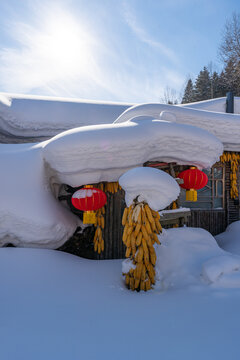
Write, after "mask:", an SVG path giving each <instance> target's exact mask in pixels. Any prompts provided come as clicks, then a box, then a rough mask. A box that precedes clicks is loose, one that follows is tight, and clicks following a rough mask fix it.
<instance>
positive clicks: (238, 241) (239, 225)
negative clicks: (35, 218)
mask: <svg viewBox="0 0 240 360" xmlns="http://www.w3.org/2000/svg"><path fill="white" fill-rule="evenodd" d="M215 239H216V240H217V243H218V245H219V246H220V247H221V248H223V249H224V250H226V251H229V252H231V253H234V254H238V255H240V221H235V222H233V223H232V224H230V225H228V227H227V229H226V230H225V231H224V232H223V233H221V234H219V235H216V236H215Z"/></svg>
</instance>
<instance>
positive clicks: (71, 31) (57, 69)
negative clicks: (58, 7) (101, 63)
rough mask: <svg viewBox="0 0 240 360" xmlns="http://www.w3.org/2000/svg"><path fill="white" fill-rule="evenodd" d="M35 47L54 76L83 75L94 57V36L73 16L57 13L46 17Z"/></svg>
mask: <svg viewBox="0 0 240 360" xmlns="http://www.w3.org/2000/svg"><path fill="white" fill-rule="evenodd" d="M35 41H36V42H37V48H38V52H39V56H40V58H44V59H45V62H47V64H48V66H49V68H50V69H52V71H53V72H54V73H58V74H60V73H61V74H65V75H68V74H71V73H76V72H78V73H80V72H86V71H87V69H88V67H89V66H90V65H91V62H92V58H93V54H92V53H93V43H94V40H93V37H92V36H91V35H90V34H89V31H88V30H87V29H85V28H84V26H83V25H81V24H80V23H79V22H77V21H76V19H74V18H73V17H72V16H70V15H67V14H65V13H61V12H57V14H55V15H54V16H53V15H51V16H48V18H47V19H46V21H45V23H44V27H42V31H41V33H39V34H38V38H37V39H35Z"/></svg>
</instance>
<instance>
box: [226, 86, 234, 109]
mask: <svg viewBox="0 0 240 360" xmlns="http://www.w3.org/2000/svg"><path fill="white" fill-rule="evenodd" d="M226 97H227V98H226V113H230V114H234V96H233V92H232V91H229V92H227V94H226Z"/></svg>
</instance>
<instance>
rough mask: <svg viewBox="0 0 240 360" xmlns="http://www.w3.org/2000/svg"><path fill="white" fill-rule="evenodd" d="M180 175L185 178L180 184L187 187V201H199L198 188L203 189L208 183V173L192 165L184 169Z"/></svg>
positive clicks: (184, 187)
mask: <svg viewBox="0 0 240 360" xmlns="http://www.w3.org/2000/svg"><path fill="white" fill-rule="evenodd" d="M178 177H179V178H180V179H183V184H180V186H181V187H182V188H183V189H186V201H197V191H196V190H199V189H202V188H204V186H206V185H207V183H208V177H207V175H206V174H205V173H204V172H203V171H201V170H198V169H196V168H195V167H192V168H190V169H188V170H185V171H182V172H181V173H180V174H179V175H178Z"/></svg>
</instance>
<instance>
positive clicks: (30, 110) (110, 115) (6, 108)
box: [0, 93, 131, 143]
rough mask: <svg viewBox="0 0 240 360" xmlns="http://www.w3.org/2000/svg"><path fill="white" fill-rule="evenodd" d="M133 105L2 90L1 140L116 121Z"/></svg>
mask: <svg viewBox="0 0 240 360" xmlns="http://www.w3.org/2000/svg"><path fill="white" fill-rule="evenodd" d="M130 106H131V104H121V103H111V102H100V101H99V102H97V101H87V100H77V99H65V98H54V97H40V96H30V95H15V94H6V93H0V142H12V143H14V142H36V141H41V140H44V138H49V137H52V136H54V135H56V134H59V133H60V132H62V131H64V130H67V129H72V128H75V127H79V126H83V125H93V124H94V125H95V124H106V123H112V122H113V121H114V120H115V119H116V118H117V117H118V116H119V115H120V114H121V113H122V112H123V111H124V110H126V109H127V108H128V107H130Z"/></svg>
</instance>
